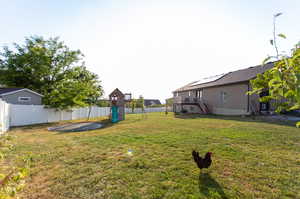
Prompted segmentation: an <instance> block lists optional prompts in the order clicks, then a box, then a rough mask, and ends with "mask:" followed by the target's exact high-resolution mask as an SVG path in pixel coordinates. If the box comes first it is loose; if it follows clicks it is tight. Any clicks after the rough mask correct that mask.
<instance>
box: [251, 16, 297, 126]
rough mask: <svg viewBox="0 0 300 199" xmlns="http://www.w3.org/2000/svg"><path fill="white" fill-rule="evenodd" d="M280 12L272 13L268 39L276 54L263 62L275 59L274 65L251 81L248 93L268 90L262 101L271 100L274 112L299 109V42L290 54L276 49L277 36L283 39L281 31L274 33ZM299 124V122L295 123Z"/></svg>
mask: <svg viewBox="0 0 300 199" xmlns="http://www.w3.org/2000/svg"><path fill="white" fill-rule="evenodd" d="M281 14H282V13H278V14H275V15H274V21H273V27H274V31H273V39H272V40H270V43H271V45H273V46H274V49H275V52H276V55H275V56H269V57H267V58H266V59H265V60H264V62H263V64H264V63H266V62H267V61H269V60H272V59H275V62H274V67H273V68H272V69H270V70H268V71H266V72H265V73H264V74H260V75H258V76H257V78H256V79H254V80H252V81H251V85H252V88H253V90H252V92H250V94H254V93H255V94H260V93H261V92H262V91H265V90H268V91H269V96H265V97H262V98H261V99H260V100H261V101H263V102H267V101H271V100H272V101H273V102H274V104H275V106H276V107H277V108H276V112H279V113H280V112H283V111H290V110H295V109H300V45H299V44H300V43H298V44H297V45H295V47H294V48H293V49H292V51H291V53H290V54H286V53H281V52H279V50H278V45H277V41H278V37H280V38H282V39H285V38H286V36H285V35H284V34H282V33H280V34H277V33H276V19H277V17H279V16H280V15H281ZM297 126H300V123H298V124H297Z"/></svg>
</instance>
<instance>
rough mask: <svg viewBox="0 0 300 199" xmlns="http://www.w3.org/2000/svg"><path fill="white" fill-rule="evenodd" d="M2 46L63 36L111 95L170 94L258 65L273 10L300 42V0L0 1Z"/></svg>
mask: <svg viewBox="0 0 300 199" xmlns="http://www.w3.org/2000/svg"><path fill="white" fill-rule="evenodd" d="M0 5H1V7H0V20H1V28H0V30H1V31H0V35H1V36H0V46H2V45H6V44H11V43H12V42H17V43H22V42H23V41H24V37H28V36H31V35H41V36H44V37H45V38H48V37H56V36H59V37H60V38H61V40H63V41H65V42H66V44H67V45H68V46H70V47H71V48H72V49H80V50H81V51H82V52H83V53H84V54H85V61H86V64H87V67H88V68H89V69H90V70H91V71H93V72H95V73H97V74H98V75H99V77H100V79H101V80H102V82H103V86H104V89H105V92H106V94H109V92H111V91H112V90H113V89H114V88H116V87H118V88H120V89H121V90H122V91H124V92H132V93H133V94H134V95H135V96H136V97H138V96H139V95H143V96H144V97H145V98H159V99H165V98H167V97H170V96H171V91H172V90H174V89H176V88H178V87H180V86H182V85H184V84H186V83H189V82H191V81H194V80H198V79H201V78H202V77H205V76H210V75H215V74H220V73H223V72H229V71H232V70H236V69H241V68H246V67H249V66H253V65H257V64H260V63H261V61H262V60H263V59H264V58H265V57H266V56H267V55H271V54H274V51H273V49H272V48H271V46H270V45H269V39H270V38H271V36H272V15H273V14H274V13H277V12H283V15H282V16H281V17H280V18H278V32H283V33H285V34H286V35H287V37H288V39H287V40H286V41H282V42H280V44H279V45H280V48H281V49H282V50H285V51H288V50H289V49H291V48H292V47H293V45H294V44H296V43H297V42H298V41H300V26H299V21H298V19H299V18H300V12H299V8H300V1H299V0H288V1H284V0H265V1H259V0H252V1H248V0H247V1H246V0H230V1H229V0H206V1H204V0H185V1H182V0H181V1H176V0H151V1H149V0H135V1H134V0H132V1H131V0H128V1H126V0H119V1H114V0H112V1H106V0H102V1H100V0H99V1H96V0H89V1H82V0H72V1H71V0H64V1H62V0H60V1H58V0H52V1H50V0H48V1H47V0H43V1H40V0H13V1H6V0H5V1H4V0H0Z"/></svg>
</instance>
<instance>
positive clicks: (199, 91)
mask: <svg viewBox="0 0 300 199" xmlns="http://www.w3.org/2000/svg"><path fill="white" fill-rule="evenodd" d="M202 95H203V91H202V90H198V91H196V97H197V98H199V99H201V100H202Z"/></svg>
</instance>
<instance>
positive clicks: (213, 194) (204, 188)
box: [199, 173, 228, 199]
mask: <svg viewBox="0 0 300 199" xmlns="http://www.w3.org/2000/svg"><path fill="white" fill-rule="evenodd" d="M199 191H200V193H202V194H203V195H205V196H206V197H207V198H220V199H221V198H222V199H228V197H227V196H226V194H225V192H224V191H223V188H222V186H221V185H220V184H219V183H218V182H217V181H216V180H215V179H213V178H212V177H211V176H210V174H209V173H200V175H199Z"/></svg>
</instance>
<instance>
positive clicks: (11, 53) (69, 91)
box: [0, 36, 103, 110]
mask: <svg viewBox="0 0 300 199" xmlns="http://www.w3.org/2000/svg"><path fill="white" fill-rule="evenodd" d="M13 46H14V48H13V49H12V50H11V49H9V48H8V47H4V48H3V51H1V53H0V84H2V85H6V86H8V87H25V88H29V89H32V90H34V91H36V92H38V93H41V94H43V95H44V97H43V103H44V104H45V105H46V106H48V107H51V108H56V109H61V110H63V109H64V110H66V109H71V108H72V107H83V106H89V105H90V104H91V103H94V101H95V100H94V99H96V98H98V97H100V96H101V95H102V94H103V93H102V87H101V85H100V81H99V80H98V76H97V75H96V74H94V73H92V72H90V71H88V70H87V69H86V67H85V63H84V61H83V54H82V53H81V52H80V51H79V50H76V51H73V50H70V49H69V48H68V47H67V46H66V45H65V44H64V43H63V42H61V41H59V39H58V38H50V39H48V40H45V39H44V38H43V37H38V36H34V37H29V38H26V39H25V44H23V45H19V44H16V43H14V44H13Z"/></svg>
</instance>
